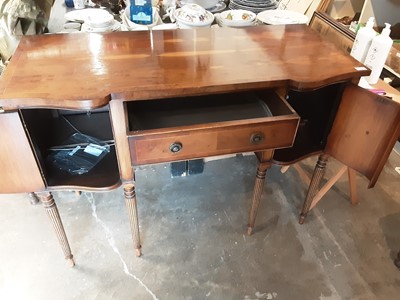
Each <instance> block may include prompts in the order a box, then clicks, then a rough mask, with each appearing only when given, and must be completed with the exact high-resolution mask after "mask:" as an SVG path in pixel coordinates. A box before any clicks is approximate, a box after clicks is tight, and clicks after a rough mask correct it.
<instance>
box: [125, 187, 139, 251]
mask: <svg viewBox="0 0 400 300" xmlns="http://www.w3.org/2000/svg"><path fill="white" fill-rule="evenodd" d="M124 196H125V204H126V208H127V209H128V217H129V224H130V227H131V233H132V239H133V244H134V246H135V251H136V256H141V255H142V251H141V247H142V246H141V245H140V235H139V220H138V213H137V205H136V193H135V186H134V185H133V184H131V183H130V184H125V185H124Z"/></svg>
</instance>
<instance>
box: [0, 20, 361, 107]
mask: <svg viewBox="0 0 400 300" xmlns="http://www.w3.org/2000/svg"><path fill="white" fill-rule="evenodd" d="M355 67H362V65H361V64H360V63H358V62H357V61H356V60H354V59H353V58H351V57H350V56H349V55H347V54H345V53H344V52H342V51H341V50H339V49H337V48H336V47H335V45H333V44H331V43H329V42H327V41H324V40H323V39H321V38H320V37H319V35H318V34H316V33H315V32H313V31H312V30H311V29H310V28H308V27H307V26H305V25H289V26H257V27H248V28H244V29H234V28H211V29H210V28H207V29H197V30H167V31H145V32H114V33H108V34H86V33H81V34H60V35H42V36H33V37H23V38H22V40H21V42H20V44H19V47H18V48H17V50H16V53H15V55H14V56H13V58H12V60H11V62H10V65H9V66H8V67H7V69H6V71H5V73H4V74H3V77H2V80H1V82H0V106H3V107H4V108H5V109H7V108H15V107H38V106H45V107H64V108H77V109H87V108H93V107H99V106H103V105H105V104H107V103H108V101H109V100H110V99H111V98H125V99H129V100H137V99H140V100H142V99H152V98H167V97H172V96H183V95H198V94H207V93H222V92H230V91H237V90H247V89H253V88H264V87H279V86H291V87H293V88H295V89H300V90H301V89H312V88H316V87H319V86H322V85H326V84H329V83H332V82H337V81H342V80H349V79H352V78H358V77H360V76H363V75H367V74H368V73H369V71H368V70H366V69H365V70H363V71H357V70H356V68H355Z"/></svg>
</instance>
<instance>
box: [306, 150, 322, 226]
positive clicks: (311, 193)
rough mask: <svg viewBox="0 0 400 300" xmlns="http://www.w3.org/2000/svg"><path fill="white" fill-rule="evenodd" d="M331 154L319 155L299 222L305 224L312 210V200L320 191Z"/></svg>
mask: <svg viewBox="0 0 400 300" xmlns="http://www.w3.org/2000/svg"><path fill="white" fill-rule="evenodd" d="M328 158H329V155H327V154H321V155H320V156H319V157H318V161H317V164H316V166H315V169H314V173H313V176H312V178H311V182H310V186H309V187H308V191H307V196H306V199H305V200H304V203H303V208H302V210H301V214H300V219H299V223H300V224H303V223H304V220H305V218H306V216H307V213H308V211H309V210H310V206H311V203H312V200H313V199H314V197H315V195H316V194H317V193H318V188H319V185H320V182H321V179H322V178H323V177H324V175H325V170H326V162H327V161H328Z"/></svg>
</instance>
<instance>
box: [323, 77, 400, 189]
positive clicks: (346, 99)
mask: <svg viewBox="0 0 400 300" xmlns="http://www.w3.org/2000/svg"><path fill="white" fill-rule="evenodd" d="M399 136H400V105H399V103H398V102H397V101H394V100H393V99H388V98H386V97H382V96H379V95H377V94H374V93H371V92H369V91H367V90H364V89H362V88H360V87H358V86H355V85H353V84H349V85H348V86H347V88H346V89H345V91H344V94H343V98H342V103H341V105H340V107H339V110H338V113H337V115H336V119H335V122H334V124H333V127H332V131H331V133H330V135H329V138H328V143H327V146H326V149H325V153H327V154H329V155H330V156H332V157H334V158H336V159H337V160H339V161H340V162H342V163H344V164H345V165H347V166H348V167H350V168H352V169H354V170H356V171H358V172H360V173H361V174H364V175H365V176H366V177H367V178H368V179H369V180H370V183H369V187H373V186H374V185H375V183H376V181H377V180H378V177H379V175H380V173H381V171H382V169H383V167H384V165H385V163H386V161H387V159H388V157H389V155H390V152H391V150H392V149H393V146H394V144H395V143H396V141H397V139H398V137H399Z"/></svg>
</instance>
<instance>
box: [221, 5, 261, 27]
mask: <svg viewBox="0 0 400 300" xmlns="http://www.w3.org/2000/svg"><path fill="white" fill-rule="evenodd" d="M256 17H257V15H256V14H255V13H253V12H251V11H248V10H242V9H235V10H226V11H223V12H221V14H220V16H219V21H220V22H221V25H222V26H226V27H246V26H252V25H254V23H255V20H256Z"/></svg>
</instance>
